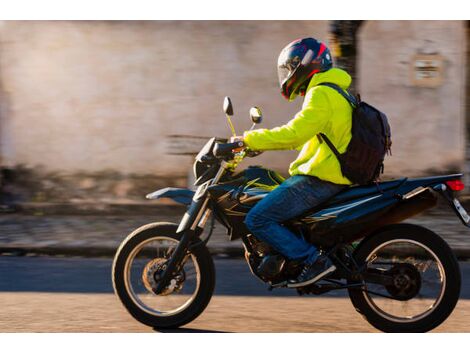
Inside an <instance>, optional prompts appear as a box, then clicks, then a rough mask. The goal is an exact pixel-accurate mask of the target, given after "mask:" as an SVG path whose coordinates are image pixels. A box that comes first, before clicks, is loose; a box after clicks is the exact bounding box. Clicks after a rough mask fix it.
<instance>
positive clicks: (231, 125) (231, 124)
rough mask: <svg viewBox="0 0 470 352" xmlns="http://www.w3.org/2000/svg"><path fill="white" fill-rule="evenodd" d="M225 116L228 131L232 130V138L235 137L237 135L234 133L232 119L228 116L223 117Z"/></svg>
mask: <svg viewBox="0 0 470 352" xmlns="http://www.w3.org/2000/svg"><path fill="white" fill-rule="evenodd" d="M225 116H227V120H228V124H229V126H230V129H231V130H232V134H233V136H234V137H236V136H237V133H236V132H235V128H234V127H233V123H232V119H231V118H230V116H229V115H225Z"/></svg>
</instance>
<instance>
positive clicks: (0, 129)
mask: <svg viewBox="0 0 470 352" xmlns="http://www.w3.org/2000/svg"><path fill="white" fill-rule="evenodd" d="M468 27H469V26H468V22H466V21H149V22H147V21H142V22H134V21H122V22H114V21H113V22H101V21H97V22H95V21H92V22H85V21H50V22H48V21H38V22H36V21H4V22H1V24H0V109H1V110H0V160H1V164H2V170H3V172H2V173H3V184H4V187H3V188H4V193H5V192H6V193H7V195H6V196H5V195H4V198H5V197H7V198H8V199H11V200H12V201H14V202H16V203H19V204H20V205H23V207H24V208H27V209H29V208H31V207H34V206H36V207H38V206H39V205H40V203H42V204H44V203H56V204H57V203H60V204H62V205H63V204H64V203H66V204H67V205H70V204H74V205H75V206H76V207H79V206H80V205H81V206H84V204H88V205H90V206H91V204H93V206H95V207H96V206H97V204H100V205H103V206H105V205H109V204H123V203H128V204H130V203H132V204H135V203H139V202H142V201H143V195H145V194H146V193H147V192H150V191H152V190H154V189H155V188H158V187H162V186H185V185H187V184H188V176H189V177H190V173H189V171H190V168H191V165H192V158H193V156H194V154H195V153H197V151H198V150H199V148H200V146H201V145H202V144H203V143H204V141H205V139H204V138H202V137H211V136H220V137H224V136H228V135H229V129H228V127H227V124H226V121H225V120H224V115H223V112H222V100H223V97H224V96H226V95H228V96H230V97H231V98H232V101H233V103H234V108H235V122H234V123H235V125H236V128H237V131H238V132H242V131H243V130H245V129H248V128H249V126H250V122H249V118H248V110H249V108H250V107H251V106H253V105H257V106H259V107H261V109H262V110H263V112H264V116H265V120H264V121H265V122H264V125H263V126H262V127H267V128H269V127H275V126H278V125H280V124H283V123H285V122H287V121H288V120H289V119H290V118H292V117H293V115H294V114H295V113H296V112H297V111H298V110H299V109H300V107H301V103H302V102H301V99H299V100H298V101H296V102H294V103H288V102H287V101H285V100H284V98H282V97H281V95H280V92H279V88H278V81H277V71H276V62H277V57H278V55H279V52H280V50H281V49H282V48H283V47H284V46H285V45H286V44H287V43H289V42H290V41H292V40H293V39H296V38H299V37H307V36H313V37H315V38H318V39H320V40H322V41H325V42H326V43H327V44H328V45H329V46H330V47H331V49H332V51H333V53H334V56H335V59H336V65H337V66H340V67H343V68H346V69H347V70H348V71H349V72H351V73H352V74H353V76H354V81H353V89H354V90H355V91H356V92H359V93H360V94H361V96H362V97H363V99H364V100H366V101H368V102H370V103H371V104H373V105H376V106H377V107H379V108H380V109H381V110H382V111H384V112H385V113H386V114H387V115H388V117H389V120H390V123H391V126H392V131H393V141H394V144H393V156H392V157H391V158H388V159H387V160H386V167H385V172H386V173H385V178H390V177H398V176H418V175H425V174H436V173H448V172H455V171H465V170H466V169H468V166H467V164H468V162H467V161H466V160H467V158H466V155H467V153H466V141H467V133H466V125H467V118H466V106H467V105H468V100H469V95H468V92H467V90H466V87H467V85H468V84H467V81H468V79H467V78H466V77H468V76H469V75H468V74H467V72H466V68H467V62H468V51H467V42H468V40H469V38H470V37H469V35H468ZM467 115H468V114H467ZM294 157H295V153H294V152H276V153H275V154H274V153H265V155H263V156H262V157H260V158H258V159H256V160H253V161H252V162H254V163H256V164H264V165H266V166H268V167H270V168H274V169H276V170H279V171H281V172H283V173H284V174H285V173H286V171H287V168H288V164H289V162H290V161H292V160H293V159H294Z"/></svg>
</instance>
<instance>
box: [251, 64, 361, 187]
mask: <svg viewBox="0 0 470 352" xmlns="http://www.w3.org/2000/svg"><path fill="white" fill-rule="evenodd" d="M323 82H329V83H335V84H337V85H338V86H340V87H341V88H342V89H347V88H348V87H349V85H350V84H351V76H350V75H349V74H348V73H347V72H345V71H343V70H341V69H339V68H332V69H330V70H328V71H325V72H321V73H317V74H315V75H314V76H313V78H312V80H311V81H310V84H309V85H308V88H307V91H306V94H305V99H304V102H303V105H302V110H301V111H299V112H298V113H297V114H296V115H295V117H294V118H293V119H292V120H290V121H289V122H288V123H286V124H285V125H283V126H280V127H276V128H273V129H270V130H268V129H258V130H254V131H248V132H245V133H244V141H245V144H246V145H247V146H248V147H249V148H250V149H253V150H285V149H297V150H300V153H299V155H298V157H297V159H295V160H294V161H293V162H292V163H291V164H290V168H289V174H290V175H291V176H294V175H311V176H316V177H318V178H319V179H321V180H325V181H329V182H333V183H336V184H344V185H350V184H351V181H349V180H348V179H347V178H346V177H344V176H343V174H342V173H341V168H340V165H339V161H338V159H337V158H336V156H335V155H334V154H333V152H332V151H331V149H330V148H329V147H328V145H327V144H326V143H325V142H324V141H322V142H320V140H319V139H318V138H317V136H316V135H317V134H318V133H320V132H322V133H324V134H325V135H326V136H327V137H328V138H329V139H330V140H331V142H332V143H333V145H334V146H335V147H336V149H338V151H339V152H340V153H344V152H345V150H346V147H347V146H348V144H349V141H350V140H351V123H352V108H351V105H349V103H348V101H347V100H346V99H345V98H344V97H342V96H341V95H340V94H339V93H338V92H336V91H335V90H334V89H332V88H330V87H327V86H319V85H318V84H320V83H323Z"/></svg>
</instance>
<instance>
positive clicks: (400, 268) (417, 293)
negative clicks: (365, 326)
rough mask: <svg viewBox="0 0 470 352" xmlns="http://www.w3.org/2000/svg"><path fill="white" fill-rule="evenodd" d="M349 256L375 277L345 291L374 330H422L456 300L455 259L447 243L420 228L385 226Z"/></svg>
mask: <svg viewBox="0 0 470 352" xmlns="http://www.w3.org/2000/svg"><path fill="white" fill-rule="evenodd" d="M355 259H356V261H357V263H358V264H359V265H363V268H364V270H365V271H366V272H367V273H368V274H369V277H370V278H371V277H372V278H373V277H374V275H375V277H376V278H379V279H375V280H374V279H371V280H369V282H367V281H368V280H367V279H366V282H365V287H364V288H363V289H357V288H356V289H349V296H350V298H351V302H352V304H353V305H354V307H355V308H356V310H357V311H358V312H359V313H361V314H362V315H363V316H364V318H365V319H366V320H367V321H368V322H369V323H370V324H372V325H373V326H374V327H376V328H377V329H379V330H382V331H385V332H426V331H429V330H431V329H434V328H435V327H437V326H439V325H440V324H441V323H442V322H443V321H444V320H446V319H447V317H448V316H449V315H450V314H451V313H452V311H453V309H454V308H455V305H456V304H457V301H458V299H459V295H460V284H461V277H460V269H459V264H458V262H457V259H456V258H455V256H454V254H453V253H452V250H451V249H450V247H449V246H448V244H447V243H446V242H445V241H444V240H443V239H442V238H441V237H439V236H438V235H437V234H435V233H434V232H432V231H430V230H428V229H426V228H423V227H420V226H416V225H411V224H397V225H391V226H389V227H386V228H384V229H383V230H382V231H380V232H379V233H377V234H376V235H374V236H372V237H370V238H366V239H365V240H364V241H363V242H362V243H361V244H360V245H359V247H358V248H357V250H356V252H355ZM380 278H385V280H384V281H382V282H381V281H380Z"/></svg>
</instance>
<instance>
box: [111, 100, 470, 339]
mask: <svg viewBox="0 0 470 352" xmlns="http://www.w3.org/2000/svg"><path fill="white" fill-rule="evenodd" d="M224 111H225V113H226V116H227V118H228V122H229V125H230V128H231V130H232V134H233V135H236V134H235V131H234V128H233V124H232V122H231V119H230V116H232V115H233V107H232V104H231V102H230V99H229V98H225V101H224ZM250 115H251V118H252V121H253V126H255V124H256V123H259V122H261V119H262V115H261V111H260V110H259V109H258V108H252V109H251V110H250ZM253 126H252V128H253ZM258 154H259V152H255V151H250V150H249V149H247V148H245V147H244V146H243V143H242V142H238V141H235V142H229V141H228V140H227V139H221V138H211V139H210V140H209V141H208V142H207V143H206V144H205V145H204V147H203V148H202V149H201V151H200V152H199V154H198V155H197V156H196V158H195V162H194V174H195V177H196V182H195V186H197V189H196V191H192V190H189V189H181V188H180V189H177V188H165V189H161V190H158V191H156V192H153V193H151V194H149V195H147V198H149V199H159V198H164V197H166V198H171V199H173V200H175V201H176V202H179V203H182V204H185V205H187V211H186V213H185V214H184V216H183V218H182V220H181V222H180V223H179V224H175V223H167V222H158V223H151V224H148V225H145V226H142V227H140V228H138V229H136V230H135V231H134V232H132V233H131V234H130V235H129V236H128V237H127V238H126V239H125V240H124V241H123V242H122V244H121V245H120V247H119V249H118V251H117V253H116V256H115V259H114V263H113V272H112V276H113V278H112V279H113V285H114V290H115V292H116V294H117V295H118V297H119V299H120V300H121V302H122V303H123V304H124V306H125V308H126V309H127V310H128V311H129V313H130V314H131V315H132V316H133V317H134V318H135V319H137V320H138V321H139V322H141V323H143V324H146V325H149V326H151V327H154V328H160V329H161V328H176V327H180V326H182V325H185V324H187V323H189V322H191V321H192V320H194V319H195V318H196V317H197V316H198V315H199V314H201V313H202V312H203V311H204V309H205V308H206V306H207V305H208V303H209V301H210V299H211V296H212V294H213V290H214V285H215V269H214V263H213V260H212V257H211V254H210V253H209V251H208V249H207V247H206V245H207V242H208V241H209V240H210V233H209V235H206V236H203V235H202V234H203V231H204V228H205V226H206V224H207V221H208V219H209V218H212V217H213V218H215V219H216V220H217V221H218V222H220V223H221V224H222V225H223V226H224V227H225V228H226V229H227V232H228V235H229V239H230V240H235V239H238V238H241V239H242V242H243V246H244V249H245V258H246V261H247V263H248V265H249V267H250V269H251V272H252V273H253V275H254V276H256V277H257V278H259V279H260V280H262V281H263V282H265V283H267V285H269V288H270V289H272V288H284V289H294V288H292V287H289V279H292V278H295V277H297V275H298V274H299V272H300V270H301V269H302V267H301V265H300V263H298V262H296V261H291V260H289V259H287V258H285V257H283V256H282V255H281V254H280V253H277V252H276V251H275V250H274V249H273V248H271V246H269V245H268V244H267V243H263V242H261V241H259V240H258V239H257V238H256V237H255V236H253V235H252V234H250V231H249V230H248V229H247V228H246V226H245V224H244V218H245V216H246V214H247V213H248V212H249V211H250V209H251V208H252V207H253V206H254V205H255V204H256V203H257V202H258V201H259V200H260V199H263V197H265V196H266V195H267V194H268V193H269V192H270V191H271V190H273V189H274V188H275V187H277V186H278V185H279V184H281V183H282V182H283V180H284V179H283V177H282V176H281V175H280V174H278V173H277V172H275V171H272V170H268V169H265V168H262V167H248V168H247V169H246V170H243V171H241V172H236V171H235V169H236V166H237V165H238V163H239V162H240V161H241V160H242V159H243V158H244V157H247V156H251V157H253V156H256V155H258ZM461 178H462V174H453V175H444V176H435V177H425V178H400V179H395V180H391V181H387V182H378V183H376V184H371V185H367V186H351V187H349V188H347V189H345V190H344V191H341V192H340V193H338V194H337V195H336V196H334V197H333V198H332V199H330V200H328V201H327V202H325V203H323V204H321V205H319V206H317V207H313V208H312V209H310V210H309V211H307V212H306V213H305V214H302V215H301V216H299V217H297V218H294V219H291V220H289V221H287V222H285V223H284V224H283V225H284V226H286V227H288V228H289V229H291V230H292V231H293V232H295V233H296V234H298V235H299V236H303V237H304V239H306V240H307V241H309V242H310V243H312V244H314V245H315V246H317V247H318V248H319V250H321V251H322V252H323V253H325V254H326V255H328V257H329V258H330V259H331V260H332V261H333V263H334V264H335V266H336V268H337V269H336V270H335V271H334V272H333V273H332V274H331V275H330V276H328V277H326V278H325V279H324V280H321V281H319V282H316V283H313V284H311V285H309V286H305V287H299V288H295V289H296V290H297V291H298V293H299V294H301V295H304V294H315V295H319V294H323V293H326V292H330V291H332V290H347V291H348V293H349V297H350V300H351V302H352V304H353V306H354V307H355V308H356V310H357V312H359V313H360V314H362V316H363V317H364V318H365V319H366V320H367V321H368V322H369V323H370V324H372V325H373V326H374V327H376V328H377V329H380V330H382V331H385V332H425V331H428V330H431V329H433V328H435V327H437V326H438V325H439V324H441V323H442V322H443V321H444V320H445V319H446V318H447V317H448V316H449V315H450V314H451V312H452V311H453V309H454V307H455V305H456V303H457V301H458V298H459V294H460V286H461V275H460V269H459V264H458V261H457V260H456V257H455V256H454V254H453V252H452V250H451V249H450V247H449V245H448V244H447V243H446V242H445V241H444V240H443V239H442V238H441V237H439V236H438V235H437V234H436V233H434V232H433V231H431V230H428V229H426V228H424V227H421V226H417V225H412V224H406V223H401V221H403V220H404V219H407V218H410V217H412V216H414V215H416V214H418V213H420V212H422V211H424V210H426V209H429V208H431V207H433V206H435V205H436V202H437V198H438V196H442V197H444V199H446V200H447V201H448V202H449V204H450V206H451V207H452V208H453V209H454V210H455V213H456V215H457V216H458V217H459V218H460V220H461V221H462V223H463V224H464V225H465V226H467V227H469V222H470V216H469V215H468V214H467V212H466V211H465V209H464V208H463V207H462V206H461V205H460V203H459V201H458V200H457V199H456V198H455V192H457V191H459V190H461V189H463V187H464V185H463V183H462V182H461V181H460V179H461Z"/></svg>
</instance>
